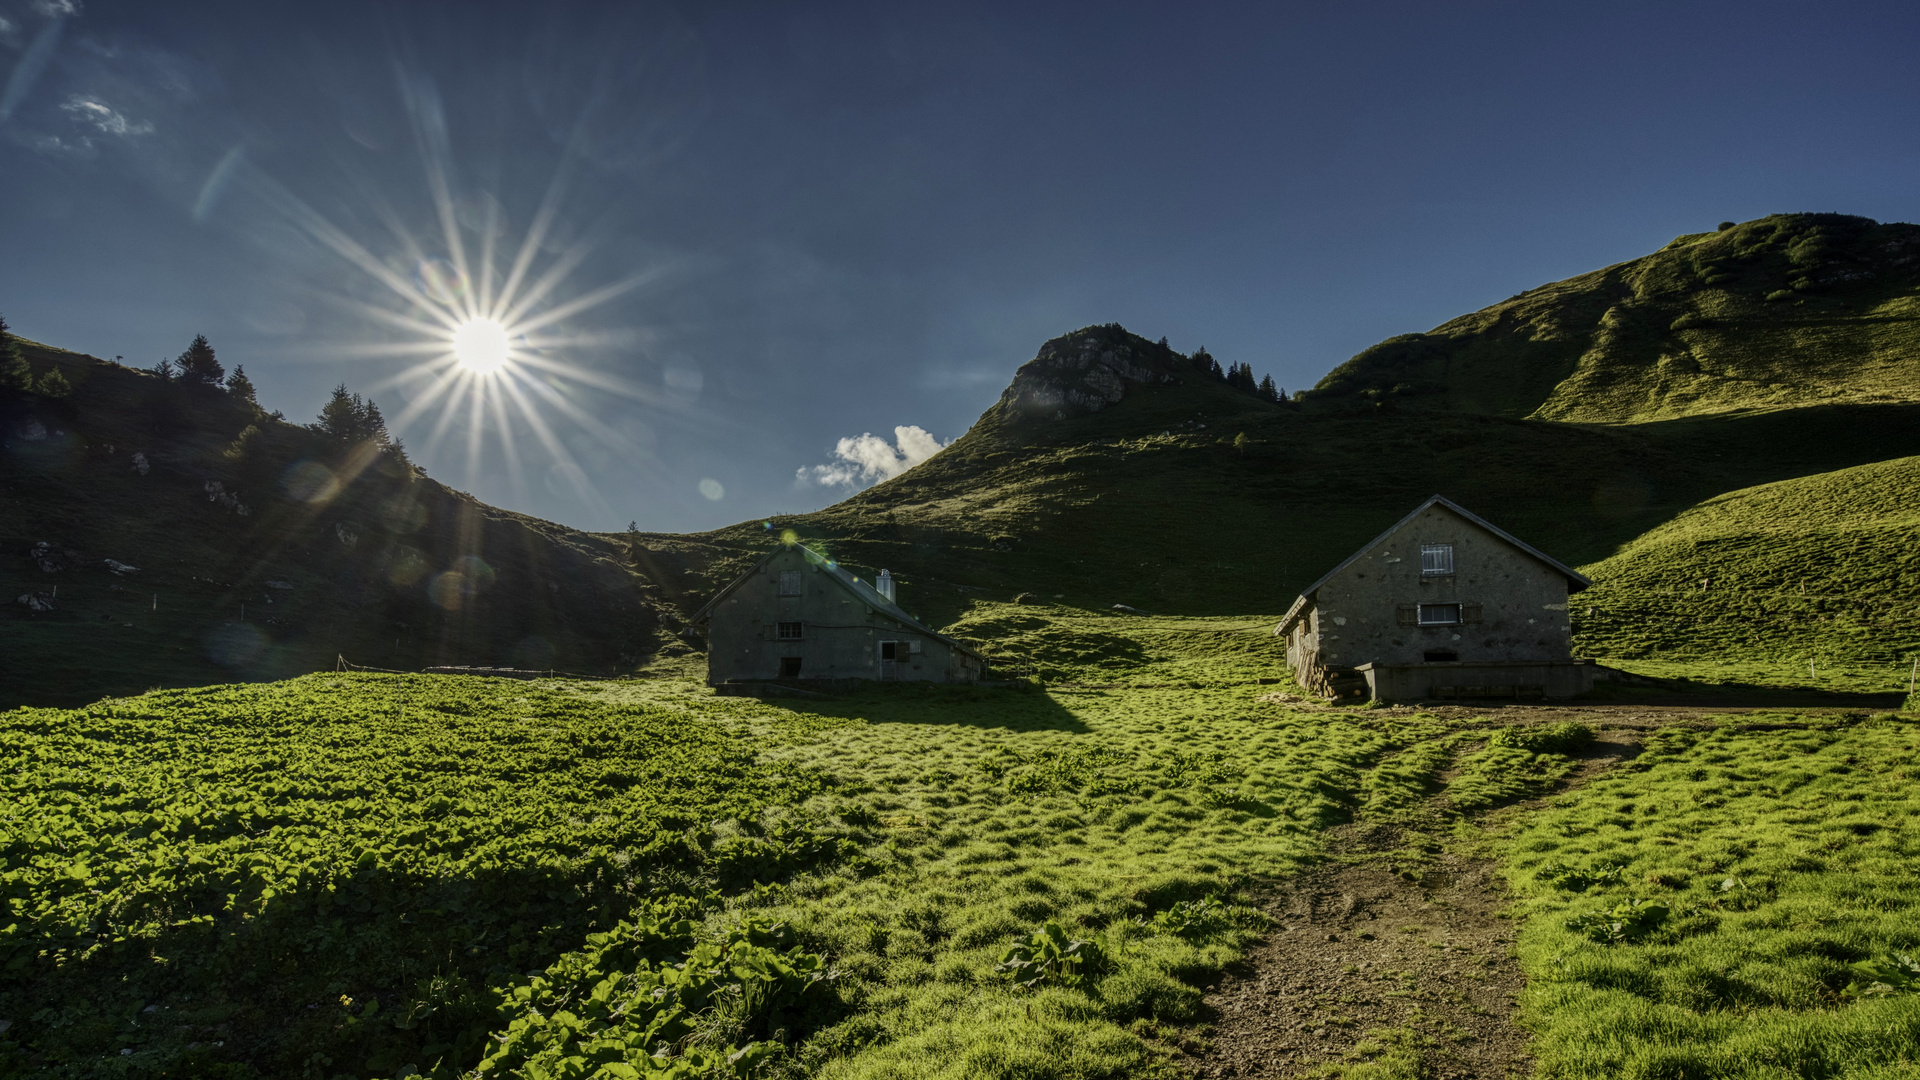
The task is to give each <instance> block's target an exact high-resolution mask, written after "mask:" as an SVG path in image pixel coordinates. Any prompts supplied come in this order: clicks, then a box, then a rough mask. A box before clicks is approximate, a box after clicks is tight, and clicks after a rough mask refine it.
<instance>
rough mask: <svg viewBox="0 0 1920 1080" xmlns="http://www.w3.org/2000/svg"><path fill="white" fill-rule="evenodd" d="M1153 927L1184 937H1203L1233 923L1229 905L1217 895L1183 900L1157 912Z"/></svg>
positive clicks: (1218, 931) (1224, 928)
mask: <svg viewBox="0 0 1920 1080" xmlns="http://www.w3.org/2000/svg"><path fill="white" fill-rule="evenodd" d="M1152 925H1153V928H1154V929H1156V930H1160V931H1162V932H1164V933H1169V934H1174V935H1176V936H1179V937H1183V938H1189V939H1192V938H1202V937H1208V936H1210V935H1213V934H1217V933H1220V932H1221V931H1223V930H1226V929H1227V928H1229V927H1231V926H1232V925H1233V915H1232V912H1230V911H1229V910H1228V909H1227V905H1225V904H1223V903H1221V902H1220V901H1219V900H1218V899H1216V898H1215V897H1211V896H1208V897H1202V898H1201V899H1199V900H1182V901H1180V902H1178V903H1176V904H1174V905H1173V906H1172V907H1170V908H1168V909H1166V910H1165V911H1160V912H1155V913H1154V916H1153V922H1152Z"/></svg>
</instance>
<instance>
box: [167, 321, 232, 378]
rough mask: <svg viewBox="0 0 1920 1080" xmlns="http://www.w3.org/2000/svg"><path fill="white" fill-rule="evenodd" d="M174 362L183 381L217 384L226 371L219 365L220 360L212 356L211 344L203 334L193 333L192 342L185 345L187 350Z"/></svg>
mask: <svg viewBox="0 0 1920 1080" xmlns="http://www.w3.org/2000/svg"><path fill="white" fill-rule="evenodd" d="M176 363H177V364H178V366H179V368H180V378H181V381H183V382H190V383H201V384H203V385H206V386H219V385H220V380H221V378H222V377H224V376H225V375H226V373H227V372H226V369H225V368H223V367H221V366H220V361H219V360H217V359H215V358H214V355H213V346H212V345H209V344H207V335H205V334H196V335H194V338H193V344H191V345H188V346H187V351H186V352H183V353H181V354H180V359H179V360H178V361H177V362H176Z"/></svg>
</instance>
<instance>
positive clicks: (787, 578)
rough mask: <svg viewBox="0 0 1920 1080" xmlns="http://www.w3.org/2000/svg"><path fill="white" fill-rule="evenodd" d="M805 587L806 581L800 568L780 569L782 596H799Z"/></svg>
mask: <svg viewBox="0 0 1920 1080" xmlns="http://www.w3.org/2000/svg"><path fill="white" fill-rule="evenodd" d="M804 588H805V582H804V581H803V580H802V579H801V577H800V571H798V570H782V571H780V595H781V596H799V595H800V594H801V592H802V590H803V589H804Z"/></svg>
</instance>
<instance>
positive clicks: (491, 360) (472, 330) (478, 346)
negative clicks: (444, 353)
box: [453, 319, 513, 375]
mask: <svg viewBox="0 0 1920 1080" xmlns="http://www.w3.org/2000/svg"><path fill="white" fill-rule="evenodd" d="M453 357H454V359H455V360H458V361H459V362H460V366H461V367H463V368H465V369H467V370H468V371H471V372H473V373H474V374H476V375H488V374H491V373H493V372H495V371H499V370H500V369H501V368H503V367H506V366H507V361H508V360H511V359H512V358H513V345H512V342H511V341H509V339H508V338H507V328H506V327H504V326H501V325H500V324H499V323H497V322H495V321H493V320H492V319H468V320H467V321H466V322H463V323H461V324H460V328H459V329H458V330H455V331H454V332H453Z"/></svg>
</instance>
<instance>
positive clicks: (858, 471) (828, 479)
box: [794, 424, 946, 488]
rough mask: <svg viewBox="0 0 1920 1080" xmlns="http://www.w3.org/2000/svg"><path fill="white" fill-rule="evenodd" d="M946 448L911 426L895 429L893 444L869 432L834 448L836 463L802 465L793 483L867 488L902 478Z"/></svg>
mask: <svg viewBox="0 0 1920 1080" xmlns="http://www.w3.org/2000/svg"><path fill="white" fill-rule="evenodd" d="M945 445H946V444H945V443H942V442H941V441H940V440H938V439H936V438H934V437H933V436H932V435H930V434H928V433H927V431H926V429H924V428H921V427H917V426H915V425H912V424H907V425H904V426H901V427H897V428H894V429H893V442H891V443H889V442H887V440H885V439H883V438H881V437H880V436H878V435H875V434H873V433H872V432H867V433H866V434H864V435H861V436H859V437H858V438H852V439H841V440H840V442H839V443H838V444H837V445H835V446H834V448H833V456H834V460H833V461H830V462H828V463H827V464H825V465H811V466H803V467H802V468H800V469H799V470H798V471H797V472H795V473H794V480H795V482H797V483H801V484H807V483H813V484H819V485H821V486H822V487H843V488H858V487H866V486H867V485H868V484H877V483H879V482H880V481H882V480H891V479H893V478H894V477H896V476H899V475H900V474H901V473H903V472H906V471H907V470H908V469H911V468H913V467H914V466H915V465H918V464H920V463H921V462H923V461H925V460H927V459H928V458H930V457H932V456H933V455H935V454H937V453H939V452H940V448H941V447H942V446H945Z"/></svg>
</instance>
